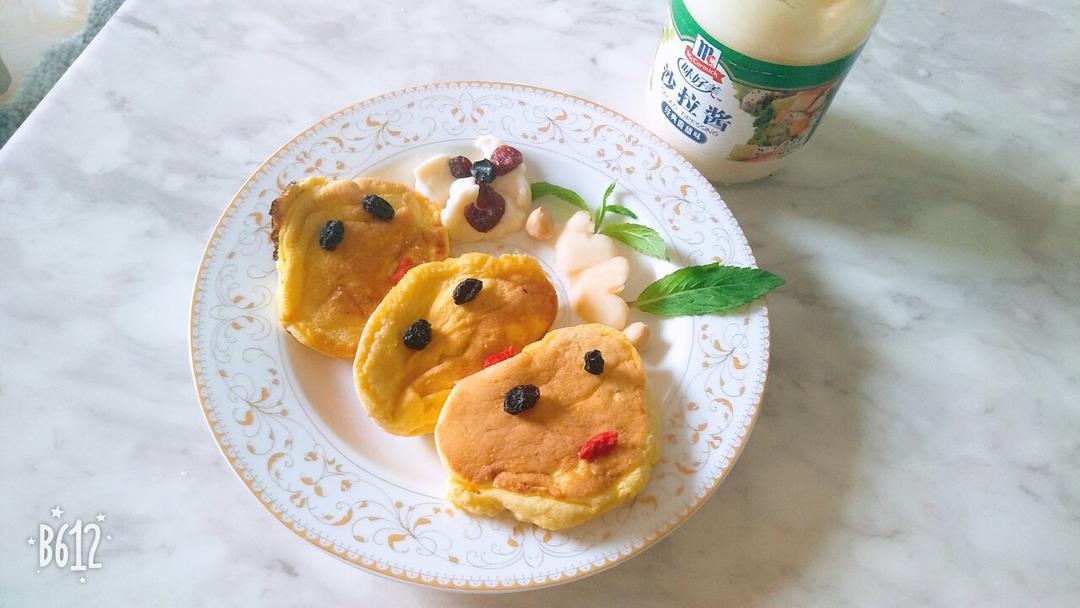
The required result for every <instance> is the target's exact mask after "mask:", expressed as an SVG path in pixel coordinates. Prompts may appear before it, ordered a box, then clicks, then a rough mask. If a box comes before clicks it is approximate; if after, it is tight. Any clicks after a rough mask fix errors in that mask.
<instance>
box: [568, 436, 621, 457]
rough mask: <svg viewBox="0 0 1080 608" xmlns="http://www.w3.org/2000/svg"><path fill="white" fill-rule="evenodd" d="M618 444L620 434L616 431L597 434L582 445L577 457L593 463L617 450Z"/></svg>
mask: <svg viewBox="0 0 1080 608" xmlns="http://www.w3.org/2000/svg"><path fill="white" fill-rule="evenodd" d="M618 444H619V434H618V433H616V432H615V431H604V432H603V433H597V434H595V435H593V436H592V437H589V438H588V439H587V440H586V441H585V443H583V444H581V449H580V450H578V453H577V457H578V458H580V459H582V460H588V461H590V462H591V461H593V460H596V459H597V458H600V457H602V456H607V455H608V454H610V453H611V452H612V451H614V450H615V446H616V445H618Z"/></svg>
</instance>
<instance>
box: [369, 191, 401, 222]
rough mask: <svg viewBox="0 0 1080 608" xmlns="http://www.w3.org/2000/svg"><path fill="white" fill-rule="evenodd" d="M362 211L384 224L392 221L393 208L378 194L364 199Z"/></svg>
mask: <svg viewBox="0 0 1080 608" xmlns="http://www.w3.org/2000/svg"><path fill="white" fill-rule="evenodd" d="M364 211H367V212H368V213H370V214H371V215H373V216H375V219H379V220H382V221H384V222H389V221H390V220H392V219H394V208H393V207H392V206H391V205H390V203H388V202H386V199H385V198H383V197H381V196H379V195H378V194H369V195H367V196H365V197H364Z"/></svg>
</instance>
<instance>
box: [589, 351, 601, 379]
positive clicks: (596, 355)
mask: <svg viewBox="0 0 1080 608" xmlns="http://www.w3.org/2000/svg"><path fill="white" fill-rule="evenodd" d="M585 371H587V372H589V373H590V374H592V375H594V376H599V375H600V374H602V373H604V355H602V354H600V351H598V350H590V351H589V352H587V353H585Z"/></svg>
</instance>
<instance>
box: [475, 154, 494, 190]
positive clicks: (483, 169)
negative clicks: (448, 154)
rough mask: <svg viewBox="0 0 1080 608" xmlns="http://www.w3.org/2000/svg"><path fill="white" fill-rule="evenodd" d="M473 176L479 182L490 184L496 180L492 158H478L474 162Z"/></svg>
mask: <svg viewBox="0 0 1080 608" xmlns="http://www.w3.org/2000/svg"><path fill="white" fill-rule="evenodd" d="M471 173H472V176H473V177H474V178H475V179H476V183H478V184H490V183H491V182H493V181H495V165H493V164H491V161H490V160H487V159H485V160H478V161H476V162H475V163H473V164H472V171H471Z"/></svg>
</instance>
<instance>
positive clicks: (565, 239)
mask: <svg viewBox="0 0 1080 608" xmlns="http://www.w3.org/2000/svg"><path fill="white" fill-rule="evenodd" d="M615 255H616V251H615V241H613V240H612V239H611V237H609V236H606V235H603V234H593V224H592V219H591V218H590V217H589V214H588V213H586V212H584V211H578V212H577V213H575V214H574V215H572V216H570V219H568V220H566V225H565V226H563V231H562V234H560V235H559V240H557V241H555V264H556V265H557V266H558V267H559V270H561V271H563V272H565V273H566V274H568V275H570V276H571V277H573V276H574V275H575V274H577V273H579V272H581V271H583V270H585V269H586V268H591V267H593V266H596V265H597V264H600V263H603V262H606V261H607V260H610V259H611V258H613V257H615Z"/></svg>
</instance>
